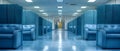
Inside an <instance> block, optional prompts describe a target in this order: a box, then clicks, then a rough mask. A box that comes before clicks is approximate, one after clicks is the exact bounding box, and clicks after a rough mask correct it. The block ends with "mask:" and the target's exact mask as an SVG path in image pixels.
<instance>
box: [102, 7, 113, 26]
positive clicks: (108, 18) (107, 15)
mask: <svg viewBox="0 0 120 51" xmlns="http://www.w3.org/2000/svg"><path fill="white" fill-rule="evenodd" d="M112 10H113V6H112V5H108V6H106V7H105V17H104V19H105V23H106V24H111V22H112V16H113V15H112V14H113V12H112Z"/></svg>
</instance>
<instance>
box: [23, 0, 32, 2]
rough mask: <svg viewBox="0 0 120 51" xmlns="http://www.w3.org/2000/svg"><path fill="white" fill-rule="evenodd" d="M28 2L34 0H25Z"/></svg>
mask: <svg viewBox="0 0 120 51" xmlns="http://www.w3.org/2000/svg"><path fill="white" fill-rule="evenodd" d="M25 1H26V2H33V1H32V0H25Z"/></svg>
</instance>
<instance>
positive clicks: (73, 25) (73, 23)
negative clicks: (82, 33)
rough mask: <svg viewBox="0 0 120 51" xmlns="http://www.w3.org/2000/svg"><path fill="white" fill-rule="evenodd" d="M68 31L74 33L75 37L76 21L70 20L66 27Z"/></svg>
mask: <svg viewBox="0 0 120 51" xmlns="http://www.w3.org/2000/svg"><path fill="white" fill-rule="evenodd" d="M67 29H68V31H70V32H72V33H75V34H76V35H77V19H74V20H72V21H71V22H69V23H68V25H67Z"/></svg>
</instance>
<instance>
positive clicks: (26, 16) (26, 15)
mask: <svg viewBox="0 0 120 51" xmlns="http://www.w3.org/2000/svg"><path fill="white" fill-rule="evenodd" d="M38 17H39V16H38V15H37V14H35V13H34V12H32V11H29V10H24V11H23V18H22V24H23V27H25V26H26V28H27V27H31V25H34V28H33V29H34V31H33V32H31V33H29V34H30V35H31V34H34V35H33V36H30V37H31V39H30V38H27V39H28V40H36V38H37V36H38V34H39V33H38V26H39V25H38ZM26 28H24V29H26ZM24 29H23V32H25V31H24ZM29 32H30V31H29ZM27 34H28V33H27ZM23 37H26V33H25V36H24V34H23ZM32 37H35V38H32ZM24 39H25V38H24ZM25 40H26V39H25Z"/></svg>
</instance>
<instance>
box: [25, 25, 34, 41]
mask: <svg viewBox="0 0 120 51" xmlns="http://www.w3.org/2000/svg"><path fill="white" fill-rule="evenodd" d="M35 39H36V34H35V25H23V40H35Z"/></svg>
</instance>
